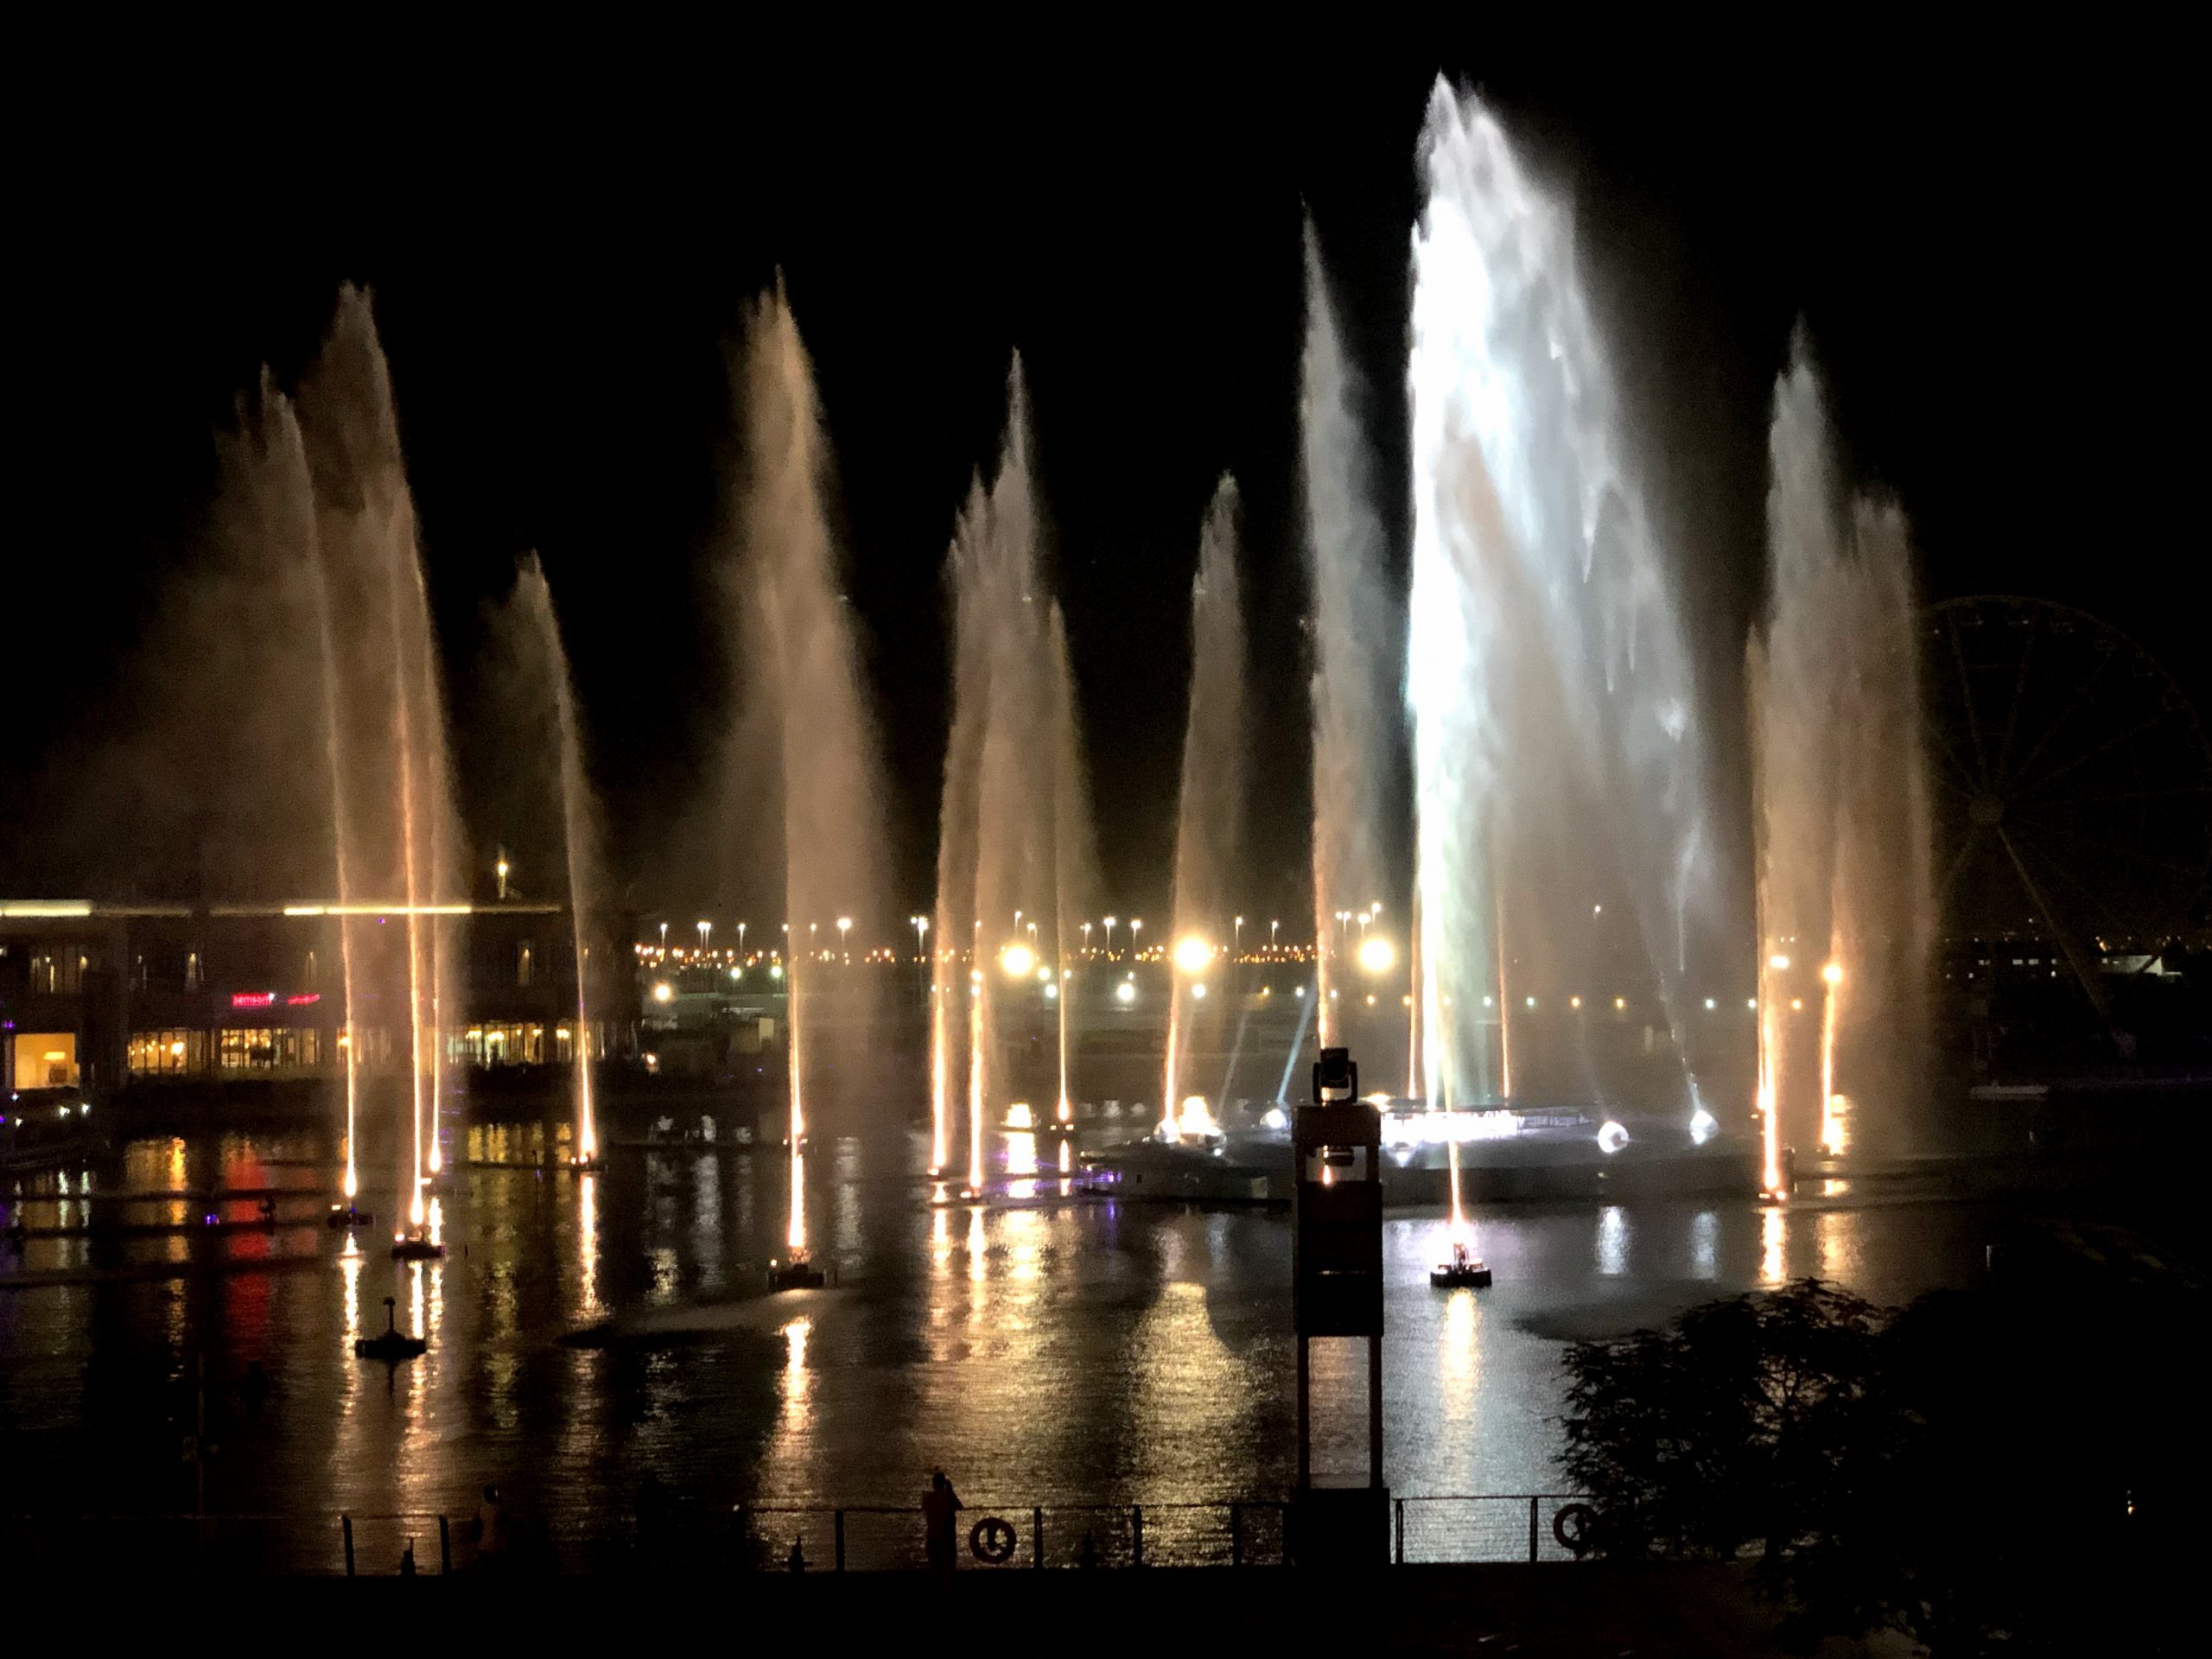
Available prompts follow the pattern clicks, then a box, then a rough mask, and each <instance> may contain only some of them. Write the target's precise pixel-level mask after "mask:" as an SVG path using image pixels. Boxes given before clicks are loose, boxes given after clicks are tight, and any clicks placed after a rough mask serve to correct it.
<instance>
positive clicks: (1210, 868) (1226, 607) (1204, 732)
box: [1160, 474, 1245, 1133]
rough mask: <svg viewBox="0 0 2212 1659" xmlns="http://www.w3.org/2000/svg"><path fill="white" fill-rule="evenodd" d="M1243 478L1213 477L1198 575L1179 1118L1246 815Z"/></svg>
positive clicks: (1169, 1058)
mask: <svg viewBox="0 0 2212 1659" xmlns="http://www.w3.org/2000/svg"><path fill="white" fill-rule="evenodd" d="M1236 520H1237V499H1236V480H1234V479H1232V478H1230V476H1229V475H1228V474H1223V475H1222V479H1221V481H1220V482H1219V483H1218V484H1217V485H1216V486H1215V487H1214V493H1213V499H1212V500H1211V502H1210V503H1209V504H1208V505H1207V507H1206V515H1205V523H1204V524H1203V525H1202V526H1201V527H1200V529H1199V532H1198V574H1197V575H1196V576H1195V577H1194V578H1193V579H1192V583H1191V705H1190V712H1189V715H1187V717H1186V719H1185V724H1184V728H1183V772H1182V787H1181V791H1180V793H1179V797H1178V805H1177V810H1176V817H1175V871H1174V882H1175V886H1174V891H1173V903H1172V904H1171V906H1170V909H1171V910H1172V912H1173V916H1174V927H1173V931H1171V932H1170V934H1169V936H1168V940H1169V943H1168V949H1167V957H1168V995H1167V1047H1166V1055H1165V1057H1164V1059H1163V1062H1162V1066H1161V1077H1160V1087H1161V1090H1162V1095H1161V1100H1160V1118H1161V1125H1162V1128H1165V1129H1166V1130H1167V1131H1168V1132H1170V1133H1173V1132H1174V1131H1175V1129H1176V1128H1178V1127H1179V1125H1180V1124H1181V1122H1182V1120H1181V1119H1180V1118H1179V1116H1178V1113H1179V1111H1180V1110H1181V1108H1182V1102H1183V1099H1184V1096H1183V1094H1182V1092H1181V1091H1182V1088H1183V1065H1184V1057H1185V1053H1186V1052H1187V1049H1188V1046H1189V1038H1190V1034H1191V1033H1190V1030H1189V1027H1191V1026H1192V1025H1194V1024H1195V1023H1196V1020H1195V1009H1194V1008H1193V1007H1191V1006H1190V1005H1191V1004H1192V1002H1193V1001H1194V997H1193V995H1192V992H1193V989H1194V988H1197V987H1199V986H1200V985H1202V983H1203V980H1204V976H1205V973H1206V972H1207V970H1208V969H1210V968H1211V966H1212V964H1213V963H1214V962H1215V961H1216V960H1217V959H1218V958H1220V957H1223V956H1224V954H1225V953H1224V950H1223V947H1222V944H1221V940H1220V928H1221V924H1222V920H1223V918H1224V916H1225V915H1226V914H1227V912H1228V903H1227V900H1228V892H1229V882H1230V874H1231V870H1232V868H1233V865H1234V862H1235V860H1236V848H1237V843H1238V842H1239V840H1240V839H1241V836H1242V832H1243V816H1244V768H1245V735H1244V680H1245V671H1244V606H1243V597H1242V595H1241V594H1239V593H1238V591H1237V569H1236V535H1237V524H1236Z"/></svg>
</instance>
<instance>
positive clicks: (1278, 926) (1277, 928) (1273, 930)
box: [1268, 917, 1282, 950]
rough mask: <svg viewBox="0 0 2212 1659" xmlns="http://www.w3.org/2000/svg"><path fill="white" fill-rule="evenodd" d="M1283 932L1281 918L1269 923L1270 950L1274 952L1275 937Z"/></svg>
mask: <svg viewBox="0 0 2212 1659" xmlns="http://www.w3.org/2000/svg"><path fill="white" fill-rule="evenodd" d="M1281 931H1282V920H1281V918H1280V917H1278V918H1276V919H1275V920H1274V921H1272V922H1269V923H1268V950H1274V948H1275V935H1276V934H1278V933H1280V932H1281Z"/></svg>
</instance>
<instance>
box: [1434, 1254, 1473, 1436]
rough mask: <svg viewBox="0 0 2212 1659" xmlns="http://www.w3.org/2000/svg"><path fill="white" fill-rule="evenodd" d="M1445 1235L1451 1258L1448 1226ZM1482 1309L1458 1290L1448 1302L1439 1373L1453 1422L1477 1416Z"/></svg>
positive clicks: (1444, 1397) (1470, 1296)
mask: <svg viewBox="0 0 2212 1659" xmlns="http://www.w3.org/2000/svg"><path fill="white" fill-rule="evenodd" d="M1441 1235H1442V1236H1441V1237H1440V1243H1441V1245H1442V1247H1443V1249H1444V1250H1445V1252H1446V1257H1448V1255H1449V1254H1450V1251H1451V1249H1452V1229H1451V1225H1450V1224H1449V1223H1448V1222H1447V1223H1446V1224H1445V1226H1444V1227H1443V1229H1442V1230H1441ZM1440 1259H1444V1258H1440ZM1482 1318H1483V1315H1482V1306H1481V1304H1480V1302H1479V1301H1478V1300H1477V1298H1476V1296H1475V1293H1474V1292H1473V1291H1471V1290H1466V1289H1460V1290H1455V1291H1453V1292H1452V1294H1451V1296H1450V1298H1449V1299H1448V1300H1446V1302H1445V1305H1444V1332H1443V1337H1442V1340H1441V1342H1440V1347H1439V1352H1438V1356H1437V1360H1438V1372H1439V1381H1440V1385H1441V1392H1442V1395H1443V1400H1444V1410H1445V1414H1446V1417H1448V1418H1449V1419H1450V1420H1451V1421H1453V1422H1459V1423H1464V1422H1468V1421H1471V1420H1472V1418H1473V1416H1474V1414H1475V1395H1476V1393H1477V1390H1478V1388H1479V1386H1480V1384H1481V1382H1482V1343H1481V1340H1480V1337H1481V1332H1482Z"/></svg>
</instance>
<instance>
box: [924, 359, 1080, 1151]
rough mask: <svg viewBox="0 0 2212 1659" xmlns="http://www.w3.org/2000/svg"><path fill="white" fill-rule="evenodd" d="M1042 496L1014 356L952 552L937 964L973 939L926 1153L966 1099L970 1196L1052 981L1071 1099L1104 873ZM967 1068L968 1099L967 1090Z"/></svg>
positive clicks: (946, 1025)
mask: <svg viewBox="0 0 2212 1659" xmlns="http://www.w3.org/2000/svg"><path fill="white" fill-rule="evenodd" d="M1036 498H1037V492H1036V483H1035V480H1034V477H1033V473H1032V468H1031V463H1030V458H1029V415H1028V397H1027V391H1026V390H1025V388H1024V385H1023V380H1022V375H1021V364H1020V359H1018V358H1017V359H1015V360H1014V365H1013V367H1012V370H1011V371H1010V372H1009V373H1008V376H1007V423H1006V433H1005V438H1004V442H1003V444H1002V446H1001V450H1000V454H999V457H998V465H997V467H996V469H995V472H994V473H993V474H992V475H991V479H990V482H989V484H988V486H986V485H985V484H984V483H983V481H982V480H981V479H978V480H976V485H975V486H974V487H973V488H972V489H971V490H970V492H969V499H968V501H967V504H966V505H965V507H964V508H963V511H962V512H961V515H960V520H959V523H958V524H957V527H956V529H955V532H954V536H953V541H952V547H951V550H950V553H949V555H948V556H947V559H946V575H947V579H948V582H949V584H950V588H951V590H952V601H953V619H952V622H953V653H952V656H953V675H952V680H953V683H952V721H951V729H950V735H949V738H948V741H947V743H946V747H945V766H944V792H943V796H942V804H941V808H940V816H939V824H938V897H937V929H938V935H939V939H940V949H939V957H940V960H949V961H950V963H954V964H957V962H958V960H959V954H958V953H959V950H960V946H959V944H957V941H961V940H965V941H967V948H968V952H969V971H968V976H967V985H966V994H967V997H968V1014H967V1019H966V1020H965V1021H964V1022H962V1021H957V1020H956V1019H955V1018H954V1015H953V1011H952V1009H951V1008H950V1006H948V1004H949V1002H950V995H949V994H948V993H947V988H942V987H941V988H940V990H939V994H938V995H937V996H936V998H935V1000H934V1005H933V1009H932V1014H931V1058H930V1075H931V1118H932V1130H931V1163H932V1165H933V1166H937V1167H940V1168H941V1167H942V1166H943V1165H944V1161H945V1160H946V1157H947V1156H948V1155H949V1152H950V1135H949V1123H950V1116H951V1109H952V1103H953V1100H954V1098H955V1096H957V1095H963V1094H964V1098H965V1103H966V1108H965V1109H966V1116H967V1127H968V1147H967V1150H968V1185H969V1189H970V1190H971V1191H979V1190H980V1189H981V1186H982V1180H983V1167H984V1131H985V1128H986V1127H987V1124H988V1119H989V1115H990V1112H991V1110H992V1109H993V1107H994V1106H995V1104H998V1103H1000V1101H999V1096H1001V1095H1002V1094H1003V1093H1004V1092H1006V1090H1007V1087H1008V1086H1010V1083H1011V1079H1010V1078H1009V1077H1007V1075H1004V1074H1005V1069H1006V1068H1005V1059H1004V1053H1005V1041H1004V1033H1003V1032H1002V1031H1001V1026H1002V1024H1004V1023H1007V1022H1011V1021H1014V1020H1018V1019H1021V1018H1025V1017H1027V1016H1026V1015H1025V1014H1024V1012H1023V1011H1024V1010H1025V1009H1026V1008H1027V1007H1029V1006H1031V1003H1032V1001H1033V999H1034V997H1035V996H1036V995H1037V994H1038V990H1039V985H1040V984H1042V985H1043V986H1046V987H1047V988H1052V1001H1054V1003H1055V1004H1056V1006H1055V1008H1054V1010H1053V1012H1054V1015H1055V1020H1054V1023H1055V1027H1056V1029H1057V1033H1058V1043H1057V1049H1058V1059H1059V1065H1058V1083H1057V1092H1058V1096H1059V1104H1060V1107H1061V1108H1063V1109H1065V1108H1067V1106H1068V1101H1067V1090H1068V1082H1067V1078H1068V1056H1067V1033H1068V1010H1067V1007H1066V996H1065V992H1064V991H1063V990H1062V989H1060V988H1058V985H1059V981H1060V980H1061V979H1062V978H1063V977H1065V973H1066V970H1067V958H1068V954H1069V948H1068V937H1069V930H1070V929H1071V927H1072V926H1073V925H1074V918H1075V916H1076V914H1077V911H1076V906H1077V904H1078V903H1079V902H1080V900H1081V895H1083V894H1084V893H1087V892H1088V891H1089V890H1090V886H1091V884H1092V880H1093V878H1092V876H1091V875H1090V868H1091V862H1092V856H1093V855H1092V854H1091V852H1090V829H1089V788H1088V785H1087V784H1086V783H1085V781H1084V775H1083V762H1082V743H1081V734H1080V728H1079V723H1078V721H1077V713H1076V704H1075V693H1074V685H1073V681H1072V677H1071V669H1070V665H1069V662H1068V655H1067V642H1066V639H1065V625H1064V623H1063V621H1062V620H1061V618H1060V616H1059V612H1058V606H1057V605H1055V604H1053V603H1052V601H1051V598H1050V595H1049V593H1048V591H1047V588H1046V582H1045V578H1044V550H1043V542H1044V529H1043V516H1042V514H1041V512H1040V511H1039V506H1038V503H1037V499H1036ZM1009 928H1010V930H1011V931H1007V930H1008V929H1009ZM1032 929H1034V933H1033V934H1032V931H1031V930H1032ZM948 948H949V950H950V956H949V957H948ZM1047 958H1049V959H1050V960H1049V961H1048V960H1047ZM955 977H956V978H957V976H955ZM963 1024H964V1027H965V1029H964V1031H963ZM963 1065H964V1067H965V1084H966V1086H965V1089H964V1090H961V1089H960V1088H959V1086H958V1081H957V1080H958V1076H959V1073H960V1071H961V1069H962V1067H963ZM1070 1115H1071V1114H1070Z"/></svg>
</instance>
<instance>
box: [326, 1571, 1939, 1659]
mask: <svg viewBox="0 0 2212 1659" xmlns="http://www.w3.org/2000/svg"><path fill="white" fill-rule="evenodd" d="M292 1593H293V1594H294V1595H296V1596H300V1597H302V1598H308V1597H312V1598H313V1599H314V1600H315V1603H316V1605H317V1606H318V1607H319V1608H320V1609H321V1611H323V1612H325V1613H326V1614H333V1615H337V1616H340V1617H342V1618H346V1620H347V1622H348V1623H349V1624H351V1623H353V1621H355V1620H360V1621H365V1624H364V1625H363V1627H364V1628H374V1627H375V1626H378V1625H382V1624H385V1622H386V1621H387V1620H390V1621H395V1622H396V1624H401V1625H404V1624H412V1623H413V1622H414V1620H416V1619H417V1618H423V1619H428V1620H429V1623H430V1627H431V1628H436V1629H439V1630H444V1631H448V1632H451V1633H453V1634H459V1633H460V1632H461V1630H463V1629H468V1630H472V1632H473V1633H474V1635H476V1636H477V1637H480V1638H489V1639H495V1640H497V1641H498V1642H499V1643H500V1644H501V1646H503V1647H511V1648H512V1649H514V1650H517V1651H527V1650H530V1649H532V1648H533V1647H535V1646H536V1645H537V1644H538V1643H541V1642H543V1641H544V1640H546V1639H547V1638H550V1639H552V1640H554V1641H557V1642H562V1643H574V1642H575V1640H576V1639H578V1638H579V1637H587V1638H588V1639H590V1640H592V1641H594V1643H597V1642H600V1641H620V1642H622V1643H624V1644H625V1645H626V1646H629V1647H631V1648H632V1649H639V1650H640V1651H641V1653H643V1654H648V1655H657V1654H659V1653H662V1652H674V1651H677V1650H678V1649H679V1648H681V1647H689V1646H690V1645H692V1644H693V1643H694V1642H695V1641H696V1640H698V1639H700V1638H706V1639H709V1640H710V1641H711V1643H712V1645H713V1646H714V1647H715V1648H727V1649H728V1650H730V1651H735V1652H747V1651H751V1652H759V1651H761V1650H763V1649H771V1650H782V1649H785V1648H786V1647H787V1646H788V1648H789V1649H792V1650H796V1651H801V1652H804V1651H810V1650H813V1651H822V1652H836V1653H850V1652H880V1653H883V1654H886V1655H893V1654H897V1653H900V1652H913V1651H923V1652H933V1651H937V1650H939V1649H941V1648H949V1647H951V1646H954V1645H956V1644H957V1645H959V1646H961V1647H963V1648H968V1649H973V1648H974V1647H976V1645H977V1644H979V1643H983V1644H988V1646H990V1647H991V1648H994V1649H998V1650H1001V1651H1007V1652H1016V1653H1025V1654H1029V1653H1033V1654H1037V1655H1039V1656H1057V1655H1060V1654H1065V1653H1071V1652H1072V1653H1093V1652H1118V1653H1130V1654H1135V1655H1137V1656H1141V1659H1149V1656H1153V1655H1159V1654H1173V1653H1189V1652H1198V1651H1201V1650H1206V1651H1212V1652H1217V1653H1235V1652H1267V1653H1273V1654H1280V1655H1297V1656H1305V1655H1325V1654H1331V1653H1343V1654H1347V1655H1351V1656H1359V1659H1364V1656H1368V1655H1373V1654H1378V1653H1410V1654H1423V1653H1440V1654H1441V1653H1475V1654H1485V1655H1488V1654H1517V1655H1531V1656H1560V1659H1584V1656H1589V1659H1599V1656H1605V1659H1616V1656H1628V1655H1634V1656H1639V1659H1660V1656H1668V1659H1675V1656H1679V1659H1690V1656H1710V1659H1738V1656H1755V1655H1756V1656H1765V1655H1782V1654H1786V1653H1796V1654H1800V1655H1802V1654H1803V1653H1805V1652H1806V1651H1807V1649H1803V1648H1795V1649H1793V1648H1790V1647H1788V1646H1785V1645H1783V1644H1782V1643H1779V1642H1777V1640H1776V1639H1775V1637H1774V1627H1775V1624H1776V1622H1777V1621H1776V1616H1775V1614H1774V1612H1773V1611H1772V1610H1771V1609H1770V1608H1768V1607H1767V1606H1765V1605H1763V1604H1762V1603H1761V1602H1759V1600H1758V1599H1757V1598H1756V1597H1755V1596H1754V1595H1753V1594H1752V1593H1751V1590H1750V1589H1749V1587H1748V1586H1747V1583H1746V1581H1745V1578H1744V1576H1743V1575H1742V1573H1739V1572H1738V1571H1736V1570H1735V1569H1732V1568H1729V1567H1704V1566H1693V1567H1615V1566H1607V1565H1599V1564H1581V1565H1558V1566H1554V1565H1538V1566H1522V1565H1512V1566H1482V1567H1391V1568H1388V1569H1383V1570H1377V1571H1372V1572H1367V1573H1349V1574H1344V1575H1329V1574H1325V1573H1316V1572H1303V1571H1298V1570H1293V1569H1284V1568H1255V1567H1243V1568H1227V1569H1224V1568H1174V1567H1167V1568H1145V1569H1141V1570H1136V1571H1119V1572H1100V1573H1078V1572H1074V1571H1058V1572H1049V1573H1032V1572H1020V1571H1004V1570H1001V1571H997V1572H972V1571H963V1572H962V1573H959V1574H958V1575H957V1579H956V1581H955V1582H954V1583H953V1585H952V1586H951V1587H950V1593H946V1592H942V1591H940V1590H939V1589H938V1586H936V1585H935V1584H934V1583H933V1582H932V1581H931V1580H929V1579H928V1578H927V1577H925V1576H923V1575H920V1574H914V1573H845V1574H842V1575H835V1574H827V1573H823V1574H808V1575H806V1576H804V1577H793V1576H791V1575H790V1574H786V1573H740V1574H733V1575H726V1576H723V1577H721V1578H719V1579H717V1580H714V1581H712V1582H700V1581H697V1580H600V1581H590V1580H562V1581H557V1582H555V1583H550V1584H549V1583H547V1582H545V1581H543V1580H529V1581H518V1582H516V1583H514V1584H512V1585H505V1584H500V1583H497V1582H493V1581H489V1580H481V1579H473V1578H471V1577H470V1576H469V1575H467V1574H466V1573H464V1574H461V1575H458V1576H456V1577H454V1579H453V1580H450V1581H447V1582H441V1581H439V1580H435V1579H429V1578H425V1579H418V1580H415V1581H413V1582H412V1583H402V1582H400V1581H397V1580H376V1581H367V1580H355V1581H353V1582H352V1583H339V1584H325V1585H322V1586H315V1587H314V1588H309V1587H308V1586H298V1587H296V1589H294V1590H293V1592H292ZM1817 1651H1819V1652H1821V1653H1824V1654H1830V1655H1837V1656H1840V1655H1845V1654H1860V1653H1873V1654H1883V1655H1888V1654H1897V1655H1904V1654H1908V1653H1910V1652H1911V1651H1913V1649H1912V1648H1911V1646H1910V1643H1904V1642H1902V1641H1888V1640H1885V1641H1878V1642H1877V1643H1872V1644H1871V1645H1869V1646H1866V1647H1860V1646H1859V1645H1857V1644H1845V1643H1830V1644H1828V1645H1827V1647H1825V1648H1823V1649H1818V1650H1817Z"/></svg>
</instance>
